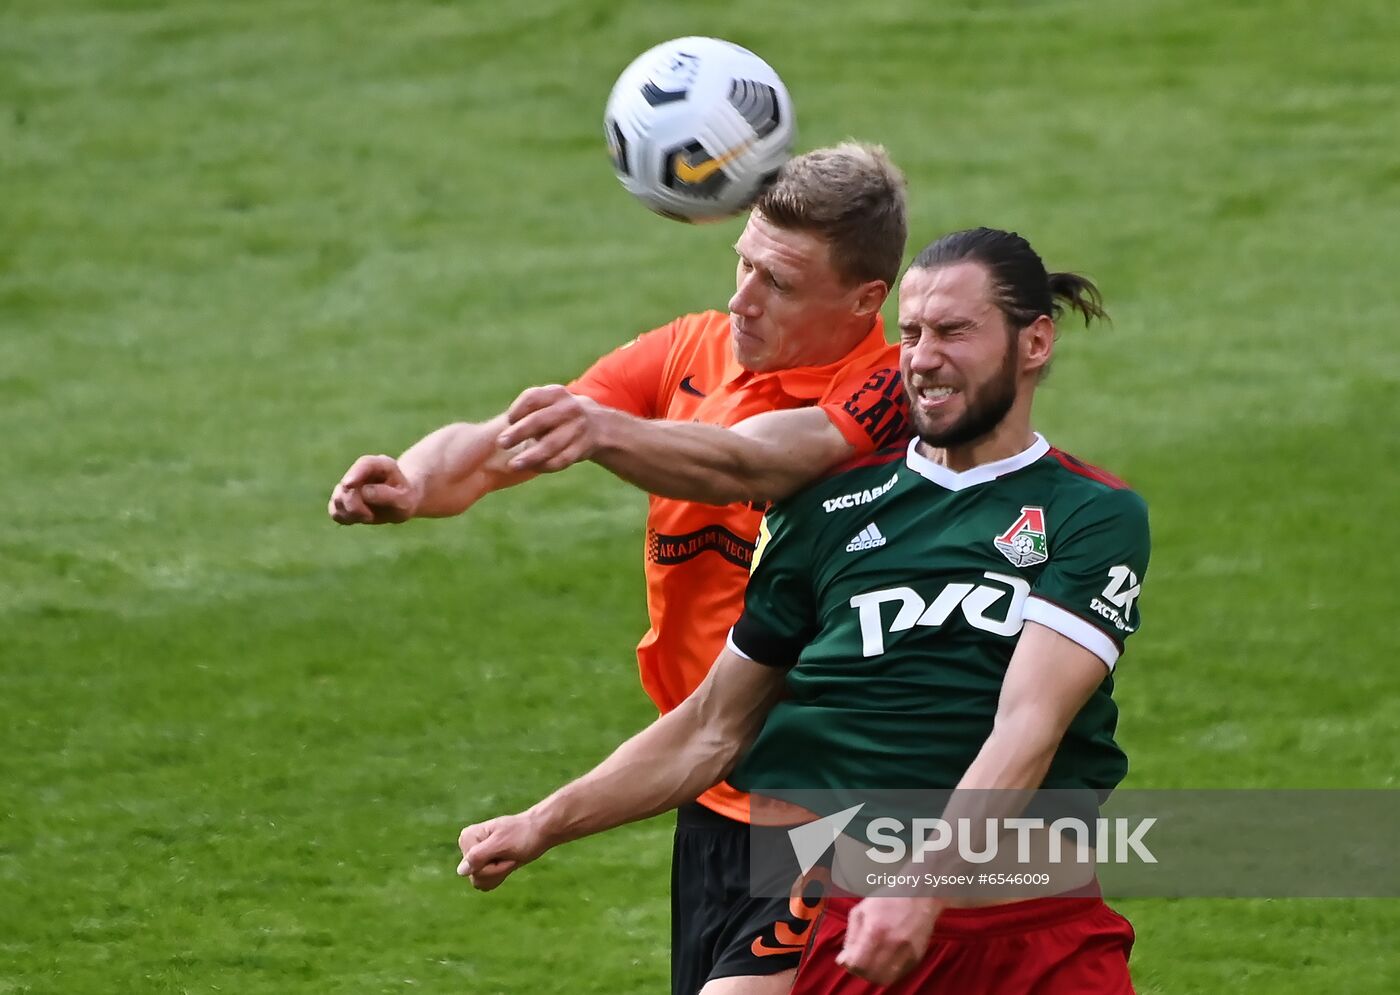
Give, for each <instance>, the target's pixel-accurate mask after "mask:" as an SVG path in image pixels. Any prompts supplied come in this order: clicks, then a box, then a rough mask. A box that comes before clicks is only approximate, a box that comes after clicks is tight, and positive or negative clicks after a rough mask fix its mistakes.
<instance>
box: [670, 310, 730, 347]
mask: <svg viewBox="0 0 1400 995" xmlns="http://www.w3.org/2000/svg"><path fill="white" fill-rule="evenodd" d="M671 327H672V329H673V334H674V335H675V337H676V342H677V343H681V342H701V341H703V342H714V341H722V342H723V343H724V344H725V345H726V346H727V345H728V342H729V338H728V337H729V315H728V314H726V313H725V312H723V311H695V312H693V313H691V314H683V315H681V316H680V317H679V318H677V319H675V321H673V322H671Z"/></svg>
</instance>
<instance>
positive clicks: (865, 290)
mask: <svg viewBox="0 0 1400 995" xmlns="http://www.w3.org/2000/svg"><path fill="white" fill-rule="evenodd" d="M888 296H890V285H889V284H888V283H886V282H885V281H884V280H866V281H865V282H864V283H862V284H860V285H859V286H858V287H856V289H855V305H854V307H853V308H852V310H854V311H855V313H856V314H858V315H861V316H862V317H864V316H865V315H873V314H876V313H878V312H879V310H880V308H882V307H883V306H884V304H885V298H886V297H888Z"/></svg>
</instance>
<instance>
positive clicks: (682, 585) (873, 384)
mask: <svg viewBox="0 0 1400 995" xmlns="http://www.w3.org/2000/svg"><path fill="white" fill-rule="evenodd" d="M569 389H570V390H571V391H573V392H575V393H577V394H583V395H586V396H588V397H591V398H593V399H594V400H596V401H598V402H599V403H600V404H606V405H607V406H609V407H612V408H617V409H620V410H622V411H626V412H628V413H630V414H634V415H637V416H639V417H642V418H667V419H672V420H679V421H698V422H704V423H705V424H708V425H721V426H726V427H727V426H731V425H734V424H736V423H738V422H741V421H743V420H744V419H745V418H749V417H751V416H753V415H756V414H761V413H763V412H765V411H776V410H779V409H784V408H802V407H811V406H813V405H818V406H820V407H821V408H822V410H823V411H825V412H826V413H827V415H828V416H829V417H830V418H831V420H832V422H833V424H835V425H836V427H837V428H838V429H839V430H840V431H841V434H842V435H844V436H845V437H846V439H847V441H849V442H850V443H851V445H853V446H855V447H856V449H857V452H858V455H864V454H866V453H869V452H873V451H874V450H876V449H880V448H882V447H884V446H886V445H889V444H890V443H891V442H893V441H895V440H897V439H899V438H901V437H903V435H904V434H905V430H906V425H907V421H906V415H907V409H906V402H905V399H904V391H903V388H902V386H901V384H900V379H899V350H898V348H897V347H896V346H892V345H889V344H887V343H886V342H885V333H884V325H883V323H882V322H880V321H877V322H876V325H875V327H874V328H873V329H872V330H871V332H870V334H869V335H867V336H866V337H865V338H864V339H863V340H862V341H861V342H860V343H859V344H858V345H857V346H856V347H855V348H854V349H852V350H851V351H850V352H849V353H847V354H846V356H845V357H844V358H842V359H841V360H839V361H837V362H835V363H832V364H830V365H827V366H817V367H801V368H798V369H792V370H781V371H778V372H775V373H751V372H749V371H748V370H745V369H744V368H743V367H742V366H740V365H739V363H738V362H737V361H736V360H735V359H734V354H733V351H732V349H731V346H730V325H729V315H727V314H724V313H722V312H719V311H706V312H704V313H703V314H691V315H686V316H685V317H683V318H677V319H676V320H675V321H673V322H671V323H670V324H668V325H664V326H663V327H661V328H658V329H655V330H653V331H650V332H647V333H646V334H644V335H641V336H639V337H638V338H636V339H635V340H633V341H632V342H630V343H628V344H627V345H625V346H623V347H621V348H620V349H617V350H614V351H613V352H611V353H609V354H608V355H606V356H604V357H603V358H602V359H600V360H598V362H596V363H595V364H593V366H592V368H590V369H589V370H588V372H587V373H585V374H584V375H583V376H582V377H580V378H579V379H578V380H577V381H575V382H574V383H573V384H571V385H570V387H569ZM762 517H763V509H762V508H761V507H755V506H753V505H750V504H730V505H725V506H724V507H717V506H714V505H707V504H697V503H694V502H690V501H679V500H676V499H674V498H664V497H657V496H655V495H652V497H651V507H650V510H649V511H648V514H647V539H646V578H647V613H648V615H649V616H650V619H651V628H650V629H649V630H648V631H647V634H646V635H645V636H643V637H642V641H641V643H640V645H638V647H637V662H638V665H639V667H640V670H641V678H642V687H643V688H644V689H645V690H646V693H647V694H648V695H650V696H651V700H652V701H653V702H655V703H656V707H657V708H659V709H660V710H661V711H662V712H663V713H665V712H669V711H670V710H671V709H673V708H675V707H676V706H677V705H679V704H680V703H681V701H683V700H684V699H685V697H686V696H687V695H689V694H690V692H692V691H694V690H695V688H696V687H697V686H698V685H699V684H700V682H701V681H702V680H704V678H705V675H706V674H707V673H708V672H709V670H710V666H711V665H712V664H713V663H714V661H715V658H716V657H717V656H718V655H719V653H720V651H721V650H722V649H723V648H724V642H725V638H726V636H727V635H728V633H729V628H730V626H732V625H733V624H734V621H735V620H736V619H737V618H738V617H739V614H740V612H741V611H742V609H743V607H744V586H745V584H746V583H747V582H748V576H749V563H750V561H751V560H752V559H753V550H754V540H755V538H756V537H757V535H758V526H759V521H760V520H761V519H762ZM700 801H701V802H702V803H703V804H705V805H706V806H707V807H709V808H711V809H713V810H714V811H716V812H719V813H720V814H722V815H726V816H729V817H730V818H732V819H739V820H741V821H744V822H747V821H749V805H748V796H747V795H745V794H743V793H741V792H738V791H735V790H734V789H733V788H731V787H729V786H728V785H727V784H719V785H716V786H715V787H714V788H711V789H710V790H709V791H707V792H706V793H705V794H704V795H701V796H700Z"/></svg>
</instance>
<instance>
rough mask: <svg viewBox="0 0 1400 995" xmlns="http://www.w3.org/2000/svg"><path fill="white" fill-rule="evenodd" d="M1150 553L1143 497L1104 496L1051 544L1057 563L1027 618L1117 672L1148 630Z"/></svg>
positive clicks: (1038, 587) (1036, 588) (1029, 604)
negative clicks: (1141, 598) (1145, 594)
mask: <svg viewBox="0 0 1400 995" xmlns="http://www.w3.org/2000/svg"><path fill="white" fill-rule="evenodd" d="M1150 545H1151V540H1150V536H1149V533H1148V527H1147V505H1146V503H1145V502H1144V501H1143V500H1142V498H1141V497H1139V496H1138V495H1137V494H1135V493H1133V492H1132V491H1130V490H1126V489H1120V490H1108V491H1103V492H1101V493H1099V494H1096V495H1095V496H1094V497H1093V498H1092V499H1090V500H1089V501H1086V502H1085V503H1084V504H1083V505H1081V506H1080V507H1079V508H1078V509H1076V510H1075V512H1074V513H1073V514H1072V515H1070V516H1069V517H1068V518H1067V519H1065V521H1064V522H1063V523H1062V524H1061V526H1060V528H1059V529H1057V530H1056V532H1055V534H1053V535H1052V536H1051V537H1050V559H1049V562H1048V563H1047V564H1046V566H1045V569H1044V571H1042V572H1041V574H1040V577H1039V579H1037V581H1036V582H1035V584H1034V585H1033V586H1032V588H1031V592H1030V596H1029V597H1028V598H1027V599H1026V604H1025V609H1024V613H1023V618H1024V619H1025V620H1026V621H1028V622H1038V623H1040V624H1041V625H1044V626H1047V627H1048V628H1051V629H1054V630H1055V631H1056V632H1058V633H1060V634H1061V635H1063V636H1065V637H1067V638H1069V639H1072V640H1074V641H1075V642H1077V643H1079V645H1081V646H1083V647H1084V648H1085V649H1087V650H1089V651H1090V652H1092V653H1093V654H1094V655H1095V656H1097V657H1099V659H1101V660H1103V662H1104V664H1105V665H1106V666H1107V667H1108V668H1109V669H1110V670H1112V669H1113V667H1114V665H1115V664H1116V663H1117V662H1118V657H1119V655H1120V654H1121V653H1122V652H1123V642H1124V640H1125V639H1126V638H1127V637H1128V636H1130V635H1132V634H1133V633H1134V632H1136V631H1137V630H1138V626H1139V625H1140V624H1141V615H1140V613H1139V610H1138V595H1139V594H1141V593H1142V582H1143V579H1144V578H1145V577H1146V576H1147V559H1148V553H1149V549H1150Z"/></svg>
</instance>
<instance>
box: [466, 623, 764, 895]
mask: <svg viewBox="0 0 1400 995" xmlns="http://www.w3.org/2000/svg"><path fill="white" fill-rule="evenodd" d="M785 676H786V675H785V672H784V671H782V670H780V669H777V668H774V667H766V666H764V665H762V664H759V663H755V662H753V661H752V660H747V659H745V658H743V657H741V656H739V655H738V654H736V653H734V652H732V651H730V650H728V649H726V650H725V651H724V652H722V653H721V654H720V656H719V658H718V659H717V660H716V661H715V664H714V666H713V667H712V668H711V670H710V673H709V675H708V676H707V677H706V678H705V680H704V681H703V682H702V683H701V685H700V686H699V687H698V688H696V689H695V691H694V692H693V693H692V694H691V695H690V697H688V698H686V700H685V701H683V702H681V704H680V706H679V707H677V708H676V709H675V710H674V711H672V712H669V713H668V714H666V715H663V716H661V717H660V718H659V719H657V720H656V721H655V722H653V723H652V724H651V725H649V726H647V727H646V728H645V729H643V730H642V731H641V732H639V733H637V735H635V736H633V737H632V738H631V739H629V740H628V741H627V742H625V743H623V744H622V745H621V746H619V747H618V748H617V749H616V750H615V751H614V752H613V754H612V755H611V756H610V757H608V758H607V759H606V760H604V761H603V762H602V763H601V764H599V765H598V766H597V767H595V768H593V770H591V771H590V772H589V773H587V774H585V775H584V776H583V777H581V778H579V779H578V780H576V781H573V782H571V783H570V784H568V785H566V786H564V787H563V788H560V789H559V790H558V791H556V792H554V794H552V795H550V796H549V797H548V798H545V799H544V800H543V801H541V802H539V803H538V804H536V805H535V806H533V807H532V808H529V809H527V810H526V811H524V812H521V813H519V814H518V815H507V816H502V817H500V818H497V819H491V820H489V821H487V822H483V823H480V824H477V825H473V826H468V827H467V828H465V829H463V830H462V833H461V836H460V837H459V838H458V846H459V847H460V848H461V851H462V860H461V863H460V864H458V866H457V873H458V874H460V875H462V876H464V877H469V878H470V879H471V882H472V884H473V885H474V886H475V887H476V888H478V889H480V890H482V891H490V890H491V889H492V888H495V887H496V886H497V885H499V884H500V883H501V882H502V881H504V880H505V879H506V877H507V876H508V875H509V874H510V873H511V872H512V871H514V870H515V869H516V868H517V867H520V866H521V865H523V864H527V863H529V862H530V861H532V860H534V859H536V858H537V857H539V856H541V855H542V854H543V853H544V852H545V851H547V850H549V849H550V848H552V847H555V846H558V845H559V844H561V843H567V842H569V841H571V840H576V839H580V838H581V837H584V836H590V835H592V834H593V833H600V832H603V831H604V830H606V829H612V828H613V827H614V826H620V825H622V824H623V823H625V822H633V821H636V820H637V819H645V818H648V817H649V816H653V815H657V814H659V813H661V812H665V811H667V810H668V809H672V808H675V807H676V806H678V805H680V804H682V803H684V802H687V801H690V800H692V799H693V798H695V797H696V796H697V795H699V794H700V793H701V792H702V791H704V790H705V789H706V788H708V787H710V786H712V785H714V784H715V783H717V782H718V781H720V780H721V779H722V778H723V777H724V776H725V775H726V774H728V773H729V771H730V770H731V769H732V768H733V767H734V765H735V763H737V762H738V759H739V757H740V755H741V754H742V753H743V751H744V750H745V749H746V748H747V747H748V745H749V744H750V743H751V742H752V741H753V738H754V737H755V736H757V735H758V730H759V728H760V727H761V726H762V725H763V719H764V716H766V715H767V714H768V710H769V709H770V708H772V707H773V704H774V702H776V701H777V700H778V696H779V694H780V693H781V690H782V687H783V682H784V679H785Z"/></svg>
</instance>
